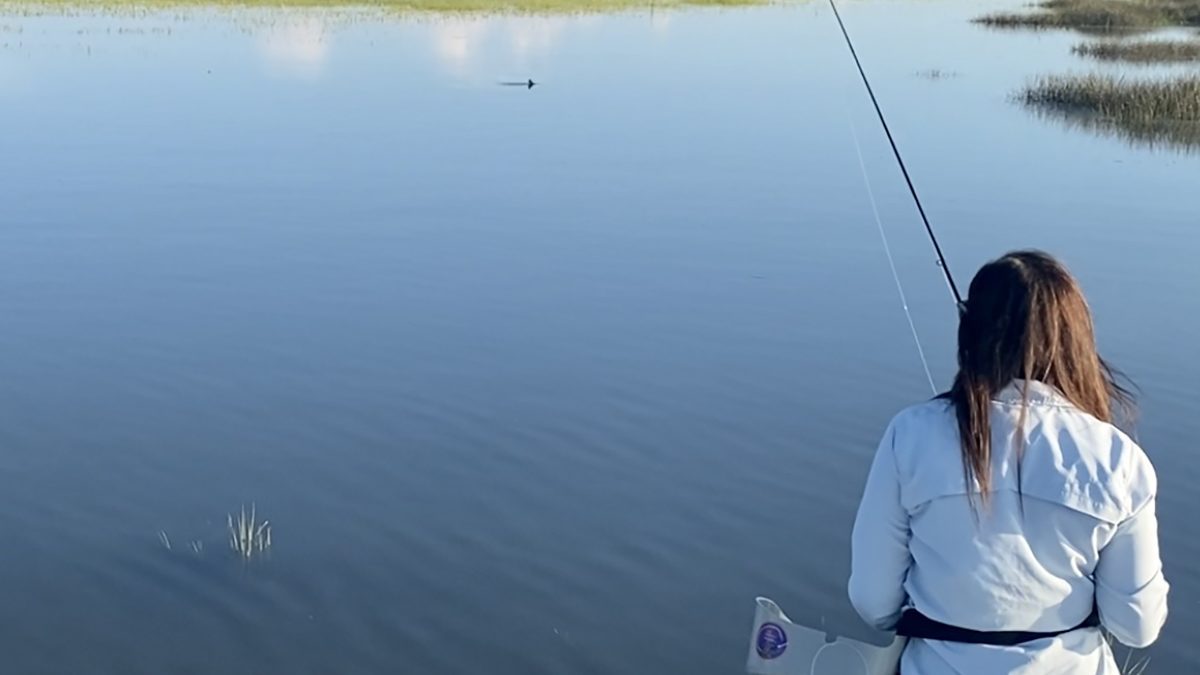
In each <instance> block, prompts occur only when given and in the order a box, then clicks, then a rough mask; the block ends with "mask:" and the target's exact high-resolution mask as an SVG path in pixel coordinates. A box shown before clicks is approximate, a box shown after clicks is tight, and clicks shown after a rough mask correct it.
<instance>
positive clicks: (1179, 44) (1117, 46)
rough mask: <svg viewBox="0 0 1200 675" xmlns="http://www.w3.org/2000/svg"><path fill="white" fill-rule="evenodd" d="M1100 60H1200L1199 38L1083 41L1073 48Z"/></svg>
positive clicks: (1173, 61) (1179, 61)
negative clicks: (1190, 39) (1192, 39)
mask: <svg viewBox="0 0 1200 675" xmlns="http://www.w3.org/2000/svg"><path fill="white" fill-rule="evenodd" d="M1073 51H1074V52H1075V53H1076V54H1078V55H1080V56H1087V57H1089V58H1093V59H1099V60H1101V61H1129V62H1131V63H1183V62H1188V61H1200V40H1194V41H1188V40H1162V41H1160V40H1142V41H1138V42H1085V43H1084V44H1081V45H1077V46H1076V47H1075V48H1074V50H1073Z"/></svg>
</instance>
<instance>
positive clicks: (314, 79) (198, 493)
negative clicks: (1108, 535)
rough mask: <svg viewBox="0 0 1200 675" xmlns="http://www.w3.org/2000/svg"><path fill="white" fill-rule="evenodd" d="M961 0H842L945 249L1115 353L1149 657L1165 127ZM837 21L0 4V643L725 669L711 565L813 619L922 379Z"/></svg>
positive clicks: (1181, 166)
mask: <svg viewBox="0 0 1200 675" xmlns="http://www.w3.org/2000/svg"><path fill="white" fill-rule="evenodd" d="M980 9H981V6H978V5H976V4H975V3H957V2H948V1H947V2H916V1H913V2H902V1H897V2H873V3H852V4H850V5H849V6H847V7H846V8H845V14H846V18H847V21H848V23H849V24H850V27H851V30H852V31H853V32H854V33H855V35H856V39H857V41H858V42H859V46H860V50H861V52H862V56H863V58H864V61H865V62H866V64H867V66H868V68H869V69H870V71H871V73H872V77H873V78H874V80H875V83H876V87H877V89H878V93H879V95H880V98H881V100H882V101H883V103H884V105H885V107H886V108H887V111H888V114H889V117H890V119H891V121H892V124H893V126H894V128H895V131H896V134H897V138H898V141H899V142H900V144H901V145H902V147H903V148H904V152H905V154H906V156H907V159H908V161H909V163H910V167H911V169H912V171H913V174H914V177H915V178H916V180H917V182H918V184H919V185H920V188H921V191H922V193H923V194H924V197H925V200H926V202H927V205H928V207H929V211H930V215H931V217H932V218H933V220H934V222H935V226H936V227H937V228H938V230H939V233H940V236H941V239H942V243H943V245H944V247H945V249H946V253H947V256H948V258H949V260H950V265H951V268H952V270H953V272H954V273H955V274H956V275H957V276H958V278H959V280H960V283H962V284H965V282H966V281H967V279H968V278H969V275H970V273H971V271H972V270H973V269H974V268H976V267H977V266H978V265H979V264H980V263H982V262H983V261H984V260H986V259H988V258H990V257H993V256H995V255H998V254H999V253H1001V252H1003V251H1005V250H1007V249H1010V248H1015V247H1027V246H1039V247H1044V248H1047V249H1049V250H1051V251H1053V252H1056V253H1059V254H1060V255H1062V256H1063V257H1064V258H1065V259H1066V260H1067V262H1068V263H1069V264H1071V265H1072V267H1073V269H1074V270H1075V271H1076V272H1077V273H1078V275H1079V276H1080V277H1081V279H1082V281H1083V283H1084V285H1085V286H1086V289H1087V291H1088V292H1089V295H1090V298H1091V300H1092V303H1093V306H1094V309H1095V311H1096V315H1097V322H1098V326H1099V332H1100V339H1101V341H1102V343H1103V346H1104V347H1105V349H1106V352H1107V354H1108V356H1109V357H1110V358H1111V359H1112V360H1113V361H1115V362H1116V363H1118V364H1119V365H1121V366H1122V367H1124V369H1125V370H1127V371H1128V372H1129V374H1130V375H1131V376H1133V378H1134V379H1135V380H1136V381H1137V382H1138V383H1139V384H1140V385H1141V386H1142V388H1143V390H1144V395H1143V409H1144V410H1143V416H1142V422H1141V426H1140V430H1139V433H1140V437H1141V439H1142V441H1143V443H1144V444H1145V445H1146V447H1147V448H1148V450H1149V452H1150V453H1151V455H1152V457H1153V458H1154V460H1155V462H1156V464H1157V466H1158V468H1159V472H1160V476H1161V491H1162V496H1161V503H1160V506H1159V509H1160V518H1161V527H1162V537H1163V547H1164V556H1165V559H1166V565H1167V574H1168V578H1169V579H1170V580H1171V582H1172V583H1173V584H1174V590H1173V593H1174V594H1173V596H1172V618H1171V621H1170V623H1169V625H1168V628H1167V630H1166V632H1165V634H1164V637H1163V639H1162V640H1161V642H1160V643H1159V645H1158V646H1156V647H1155V648H1154V649H1153V650H1152V655H1153V659H1154V664H1155V666H1154V670H1155V671H1156V672H1165V673H1176V672H1189V670H1190V669H1194V668H1195V667H1196V665H1197V664H1198V663H1200V647H1198V646H1197V645H1196V644H1195V641H1194V640H1190V639H1189V636H1191V635H1193V634H1194V633H1195V631H1196V629H1197V627H1198V626H1200V604H1198V603H1200V595H1198V593H1200V565H1197V564H1195V560H1196V559H1197V558H1198V557H1200V543H1197V542H1200V525H1198V524H1197V522H1196V521H1195V519H1194V518H1191V517H1190V513H1191V503H1190V497H1189V496H1190V494H1191V493H1192V489H1193V486H1194V485H1195V484H1196V482H1197V481H1198V480H1200V470H1198V469H1197V467H1196V464H1195V463H1194V462H1192V461H1191V453H1192V446H1193V445H1194V439H1195V438H1197V437H1200V419H1198V418H1197V416H1196V415H1194V413H1193V411H1194V409H1195V407H1196V405H1197V403H1200V397H1198V396H1197V394H1196V392H1195V390H1194V388H1193V385H1194V383H1195V382H1197V381H1200V362H1197V360H1196V359H1195V358H1194V357H1193V349H1194V345H1195V344H1197V342H1198V341H1200V319H1197V318H1196V317H1200V296H1197V294H1196V293H1195V290H1196V288H1197V279H1196V274H1195V271H1194V270H1195V267H1194V261H1195V260H1196V259H1197V258H1198V257H1200V237H1198V236H1197V235H1196V233H1195V228H1194V223H1195V213H1196V212H1197V209H1198V208H1200V192H1197V191H1196V190H1195V189H1194V188H1195V176H1196V175H1197V173H1196V172H1197V170H1198V169H1200V158H1197V157H1196V156H1195V155H1192V154H1188V153H1185V152H1179V151H1174V150H1171V149H1150V148H1145V147H1138V146H1133V145H1129V144H1127V143H1126V142H1124V141H1121V140H1120V139H1115V138H1106V137H1097V136H1093V135H1089V134H1087V133H1085V132H1081V131H1080V130H1077V129H1071V128H1068V127H1066V126H1063V125H1061V124H1057V123H1054V122H1052V121H1047V120H1043V119H1039V118H1037V117H1036V116H1033V115H1030V114H1029V113H1028V112H1027V111H1024V110H1022V109H1021V108H1020V107H1018V106H1016V105H1014V104H1013V103H1011V102H1010V101H1009V99H1008V97H1009V95H1010V94H1011V92H1012V91H1013V90H1015V89H1016V88H1017V87H1019V86H1020V85H1021V84H1022V83H1024V82H1025V81H1026V80H1027V79H1028V78H1029V77H1032V76H1034V75H1037V74H1040V73H1043V72H1060V71H1064V70H1068V71H1070V70H1085V69H1090V68H1093V67H1095V66H1092V65H1091V64H1087V63H1085V62H1081V61H1075V60H1073V57H1071V55H1070V50H1069V48H1070V46H1071V45H1072V44H1073V43H1074V42H1075V41H1076V38H1073V37H1072V36H1069V35H1063V34H1052V33H1051V34H1038V35H1028V34H1020V33H989V32H986V31H983V30H981V29H979V28H977V27H975V26H973V25H971V24H969V23H968V21H967V19H969V18H970V17H971V16H973V15H974V14H975V13H977V12H978V11H980ZM839 40H840V35H839V34H838V33H837V32H836V25H835V24H834V23H832V17H831V16H829V15H828V13H827V12H826V10H825V8H824V6H822V5H820V4H819V3H814V4H806V5H789V6H777V7H769V8H758V9H739V10H725V11H722V10H691V11H677V12H666V13H664V12H661V11H660V12H655V13H653V14H652V13H650V12H637V13H626V14H618V15H612V16H571V17H489V18H465V17H437V16H397V15H388V14H384V13H380V12H376V11H368V10H363V11H286V10H264V11H248V10H236V11H231V10H173V11H165V12H138V13H132V14H131V13H128V12H126V13H120V12H116V13H114V12H110V11H103V10H86V9H84V10H72V11H70V12H49V13H47V12H44V11H43V12H34V13H32V14H31V13H29V12H27V11H24V10H22V9H20V8H18V7H16V6H13V5H5V6H3V8H2V9H0V129H2V130H3V132H2V133H0V289H3V291H2V292H0V317H3V320H2V322H0V448H3V451H2V452H0V485H2V486H3V494H4V495H5V508H3V509H0V532H2V533H3V535H4V539H3V541H4V549H5V551H6V552H7V554H6V555H5V556H4V564H3V565H2V566H0V588H4V589H5V591H4V594H3V597H2V600H3V607H4V609H3V611H0V636H2V637H0V647H3V650H2V651H3V659H4V663H5V667H4V670H5V671H6V672H13V673H29V674H35V673H47V674H50V673H54V674H61V673H85V672H86V673H114V674H115V673H120V674H122V675H127V674H131V673H155V674H158V673H218V672H219V673H222V674H225V675H238V674H242V673H245V674H250V673H295V674H299V673H350V672H355V673H372V672H411V673H458V672H487V673H511V674H514V675H515V674H522V675H523V674H528V673H617V672H621V673H651V672H663V673H684V672H687V673H714V674H716V673H734V672H740V669H741V665H742V659H743V658H744V654H745V645H746V641H747V639H748V635H747V632H748V630H749V627H750V625H749V624H750V621H751V616H752V612H753V598H754V596H755V595H757V594H768V595H771V596H773V597H774V598H775V599H777V600H778V601H780V602H781V603H782V604H783V605H784V606H785V607H787V608H789V609H791V610H793V611H795V612H796V613H805V612H810V611H821V612H824V613H826V614H827V615H828V616H830V617H831V620H832V621H834V622H838V623H848V622H850V621H851V620H852V618H851V610H850V609H849V607H848V604H847V602H846V600H845V599H844V581H845V577H846V574H847V563H848V537H849V524H850V521H851V519H852V516H853V509H854V507H855V504H856V501H857V498H858V494H859V490H860V489H861V484H862V481H863V477H864V474H865V470H866V466H867V463H868V461H869V458H870V455H871V453H872V452H873V451H874V447H875V443H876V440H877V437H878V435H879V434H880V432H881V430H882V429H883V427H884V425H885V424H886V423H887V420H888V418H889V417H890V415H891V414H892V413H893V412H894V411H895V410H897V409H899V408H900V407H902V406H904V405H906V404H908V403H910V402H912V401H915V400H919V399H920V398H921V397H924V396H927V395H928V393H929V386H928V383H927V382H926V381H925V376H924V374H923V371H922V369H921V364H920V361H919V360H918V359H917V356H916V350H915V348H914V346H913V342H912V337H911V335H910V333H909V329H908V325H907V323H906V321H905V318H904V314H903V312H902V310H901V308H900V304H899V302H898V300H897V297H896V289H895V287H894V285H893V282H892V278H891V274H890V272H889V271H888V267H887V261H886V258H885V257H884V255H883V252H882V247H881V243H880V239H879V234H878V232H877V230H876V226H875V223H874V221H873V219H872V216H871V211H870V207H869V205H868V202H867V201H866V198H865V195H866V192H865V188H864V183H863V177H862V174H861V172H860V170H859V167H858V159H857V157H856V155H855V151H854V145H853V141H852V136H851V125H853V126H854V127H855V128H856V130H857V134H858V135H859V137H860V138H861V140H862V143H863V146H864V155H865V161H866V164H867V167H868V172H869V175H870V178H871V181H872V184H873V187H874V190H875V193H876V195H877V197H878V199H879V206H880V210H881V212H882V213H883V216H884V226H885V228H886V231H887V233H888V236H889V237H890V243H891V246H892V248H893V251H894V253H895V255H896V258H897V263H898V267H899V272H900V276H901V280H902V282H903V283H904V287H905V290H906V292H907V293H908V296H909V300H910V305H911V308H912V311H913V316H914V320H915V323H916V325H917V328H918V331H919V333H920V336H921V339H922V342H923V344H924V346H925V349H926V351H927V353H928V355H929V357H930V360H931V366H932V370H933V373H934V376H935V377H936V379H937V380H938V382H939V384H945V383H946V382H947V381H948V378H949V377H950V375H951V373H952V369H953V353H952V340H953V329H954V321H955V313H954V308H953V305H952V303H951V302H950V300H949V294H948V292H947V290H946V288H945V284H944V282H943V281H942V280H941V277H940V273H939V270H938V269H937V268H936V267H935V266H934V264H933V254H932V252H931V250H930V248H929V245H928V242H927V241H926V240H925V239H924V235H923V232H922V230H921V228H920V224H919V221H918V220H917V218H916V214H915V212H914V210H913V208H912V206H911V202H910V201H908V197H907V195H906V193H905V191H904V186H903V183H902V182H901V181H900V178H899V175H898V173H897V171H896V169H895V167H894V164H893V163H892V161H891V159H890V156H889V151H888V149H887V147H886V145H885V143H884V140H883V138H882V136H881V134H880V132H879V130H878V128H877V126H876V124H875V122H874V120H873V118H872V113H871V110H870V108H869V102H868V101H867V99H866V98H865V94H864V93H863V92H862V90H861V85H860V84H859V83H858V82H857V81H856V79H855V72H854V71H853V66H852V64H851V62H850V61H849V60H848V57H847V54H846V52H845V48H844V45H843V44H841V43H840V42H839ZM931 69H938V70H941V71H944V72H945V73H948V74H949V75H950V76H948V77H941V78H929V77H926V76H922V75H921V74H920V73H922V72H924V71H928V70H931ZM526 78H533V79H534V80H535V81H537V82H539V85H538V86H536V87H534V88H533V89H532V90H528V89H523V88H517V87H504V86H499V85H498V84H497V83H498V82H501V81H523V80H525V79H526ZM250 503H254V504H256V505H257V509H258V511H259V513H260V514H261V515H264V516H265V517H267V518H269V519H270V520H271V523H272V526H273V533H274V534H273V541H274V546H273V548H272V550H271V552H270V555H269V557H268V558H264V559H261V560H252V561H251V562H250V563H248V564H243V563H240V562H239V561H237V560H236V559H235V558H234V557H233V556H232V555H231V553H230V552H229V551H228V546H227V543H226V532H225V528H226V522H225V519H226V514H227V513H229V512H231V511H236V510H238V509H239V508H240V507H241V505H242V504H250ZM160 532H165V533H166V534H167V536H168V539H169V540H170V541H171V542H172V546H171V548H170V550H168V549H167V548H166V547H165V546H164V545H163V544H162V543H161V542H160V539H159V533H160ZM193 541H197V542H201V544H202V545H203V548H202V550H201V552H200V553H195V552H193V551H192V550H190V548H189V546H188V544H190V543H191V542H193Z"/></svg>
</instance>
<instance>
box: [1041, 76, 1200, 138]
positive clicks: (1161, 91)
mask: <svg viewBox="0 0 1200 675" xmlns="http://www.w3.org/2000/svg"><path fill="white" fill-rule="evenodd" d="M1018 99H1019V100H1020V101H1021V102H1022V103H1024V104H1025V105H1027V106H1030V107H1031V108H1033V109H1035V110H1037V111H1039V112H1042V113H1045V114H1049V115H1051V116H1055V117H1059V118H1061V119H1063V120H1065V121H1067V122H1068V123H1070V124H1072V125H1077V126H1081V127H1084V128H1087V129H1090V130H1094V131H1100V132H1104V133H1111V134H1115V135H1118V136H1121V137H1123V138H1125V139H1127V140H1129V141H1131V142H1137V143H1143V144H1148V145H1152V146H1162V145H1173V146H1177V147H1186V148H1189V149H1198V148H1200V76H1191V77H1183V78H1178V79H1170V80H1130V79H1126V78H1122V77H1112V76H1105V75H1087V76H1083V77H1072V76H1048V77H1043V78H1042V79H1040V80H1038V81H1036V82H1034V83H1033V84H1031V85H1029V86H1028V87H1026V88H1025V89H1024V90H1023V91H1021V92H1020V93H1019V94H1018Z"/></svg>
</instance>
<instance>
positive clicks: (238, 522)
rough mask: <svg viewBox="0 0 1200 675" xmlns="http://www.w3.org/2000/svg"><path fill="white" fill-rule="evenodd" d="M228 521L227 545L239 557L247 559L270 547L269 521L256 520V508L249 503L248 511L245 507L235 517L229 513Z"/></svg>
mask: <svg viewBox="0 0 1200 675" xmlns="http://www.w3.org/2000/svg"><path fill="white" fill-rule="evenodd" d="M228 523H229V547H230V548H231V549H233V552H234V553H237V554H238V556H239V557H241V558H243V559H245V560H249V559H250V558H253V557H256V556H260V555H262V554H264V553H266V552H267V551H269V550H270V549H271V521H269V520H263V521H259V520H258V508H257V507H256V506H255V505H254V504H251V505H250V513H249V514H247V513H246V507H245V506H244V505H243V506H242V510H241V512H240V513H238V515H237V517H236V518H235V517H234V515H233V514H232V513H231V514H229V517H228Z"/></svg>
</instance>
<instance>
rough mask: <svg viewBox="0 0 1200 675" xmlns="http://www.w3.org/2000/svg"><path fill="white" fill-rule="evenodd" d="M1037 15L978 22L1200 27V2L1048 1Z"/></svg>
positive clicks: (1105, 28)
mask: <svg viewBox="0 0 1200 675" xmlns="http://www.w3.org/2000/svg"><path fill="white" fill-rule="evenodd" d="M1037 7H1038V10H1037V11H1034V12H1001V13H997V14H987V15H984V16H981V17H979V18H977V19H975V22H976V23H979V24H983V25H985V26H990V27H993V28H1026V29H1035V30H1036V29H1043V30H1045V29H1074V30H1079V31H1084V32H1129V31H1144V30H1150V29H1154V28H1163V27H1166V26H1197V25H1200V0H1045V1H1044V2H1041V3H1039V4H1038V5H1037Z"/></svg>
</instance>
